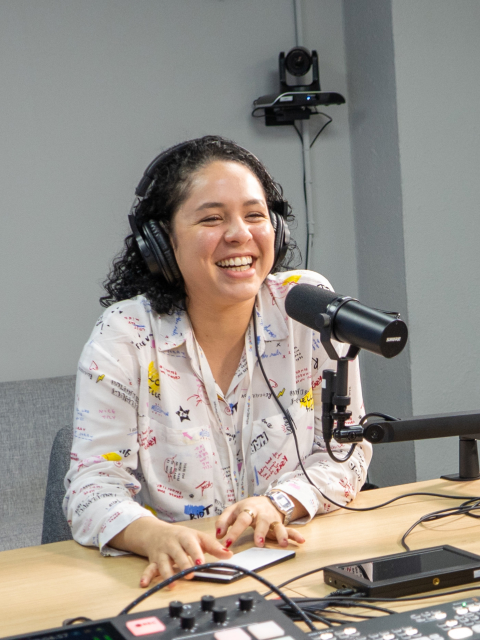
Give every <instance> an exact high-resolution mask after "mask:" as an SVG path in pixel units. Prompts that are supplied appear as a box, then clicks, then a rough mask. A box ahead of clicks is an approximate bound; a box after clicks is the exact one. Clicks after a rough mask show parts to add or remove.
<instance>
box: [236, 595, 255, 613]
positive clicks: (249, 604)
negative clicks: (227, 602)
mask: <svg viewBox="0 0 480 640" xmlns="http://www.w3.org/2000/svg"><path fill="white" fill-rule="evenodd" d="M254 602H255V600H254V599H253V596H240V597H239V599H238V607H239V609H240V611H251V610H252V609H253V604H254Z"/></svg>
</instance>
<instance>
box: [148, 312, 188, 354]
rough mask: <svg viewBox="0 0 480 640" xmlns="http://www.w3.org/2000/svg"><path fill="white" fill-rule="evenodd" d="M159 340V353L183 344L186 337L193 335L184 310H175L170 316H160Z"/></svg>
mask: <svg viewBox="0 0 480 640" xmlns="http://www.w3.org/2000/svg"><path fill="white" fill-rule="evenodd" d="M161 319H162V323H161V326H160V332H159V340H158V343H157V347H158V349H159V351H169V350H170V349H175V347H179V346H180V345H181V344H183V343H184V342H185V341H186V339H187V337H188V336H189V335H191V334H192V333H193V330H192V325H191V323H190V318H189V317H188V314H187V312H186V311H184V310H176V311H174V313H172V315H168V314H165V315H162V316H161Z"/></svg>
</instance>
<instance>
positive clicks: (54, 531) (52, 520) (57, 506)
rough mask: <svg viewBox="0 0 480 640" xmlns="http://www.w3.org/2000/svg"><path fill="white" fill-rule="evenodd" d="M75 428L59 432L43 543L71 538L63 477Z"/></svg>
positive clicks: (44, 513)
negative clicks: (63, 507) (64, 509)
mask: <svg viewBox="0 0 480 640" xmlns="http://www.w3.org/2000/svg"><path fill="white" fill-rule="evenodd" d="M72 435H73V430H72V427H71V426H70V425H69V426H67V427H63V428H62V429H60V431H59V432H58V433H57V435H56V437H55V440H54V441H53V446H52V452H51V454H50V464H49V466H48V479H47V492H46V495H45V507H44V510H43V530H42V544H48V543H50V542H60V541H61V540H71V539H72V532H71V530H70V527H69V526H68V524H67V520H66V518H65V516H64V514H63V510H62V502H63V497H64V495H65V488H64V484H63V479H64V478H65V475H66V473H67V471H68V468H69V466H70V450H71V448H72Z"/></svg>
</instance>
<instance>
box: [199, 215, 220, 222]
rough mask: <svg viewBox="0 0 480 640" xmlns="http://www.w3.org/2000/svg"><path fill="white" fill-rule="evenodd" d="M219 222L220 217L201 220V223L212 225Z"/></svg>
mask: <svg viewBox="0 0 480 640" xmlns="http://www.w3.org/2000/svg"><path fill="white" fill-rule="evenodd" d="M219 220H221V217H220V216H208V218H203V220H202V222H209V223H213V222H218V221H219Z"/></svg>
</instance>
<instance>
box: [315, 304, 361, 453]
mask: <svg viewBox="0 0 480 640" xmlns="http://www.w3.org/2000/svg"><path fill="white" fill-rule="evenodd" d="M350 299H351V298H348V300H350ZM345 302H347V300H345ZM315 322H316V324H317V327H318V331H319V333H320V342H321V343H322V345H323V347H324V349H325V351H326V352H327V354H328V356H329V357H330V358H331V359H332V360H335V361H336V362H337V371H336V372H335V371H333V369H324V370H323V371H322V435H323V439H324V440H325V446H326V448H327V451H328V455H329V456H330V457H331V458H332V460H335V462H345V461H346V460H348V458H349V457H350V456H351V455H352V453H353V451H354V449H355V443H357V442H361V441H362V440H363V428H362V427H361V426H346V422H347V421H348V420H350V418H351V417H352V412H351V411H349V410H348V408H347V407H348V406H349V405H350V402H351V398H350V396H349V395H348V363H349V362H351V361H352V360H355V358H356V357H357V355H358V354H359V353H360V347H356V346H354V345H350V347H349V349H348V352H347V355H346V356H339V355H338V353H337V351H336V349H335V347H334V346H333V344H332V319H331V316H330V315H328V314H326V313H320V314H318V316H317V318H316V320H315ZM335 423H336V425H337V427H336V429H335V430H334V424H335ZM332 437H333V438H334V439H335V440H336V441H337V442H348V443H352V444H353V446H352V447H351V449H350V451H349V453H348V454H347V456H346V457H345V458H337V457H336V456H335V454H334V453H333V451H332V449H331V446H330V442H331V440H332Z"/></svg>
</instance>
